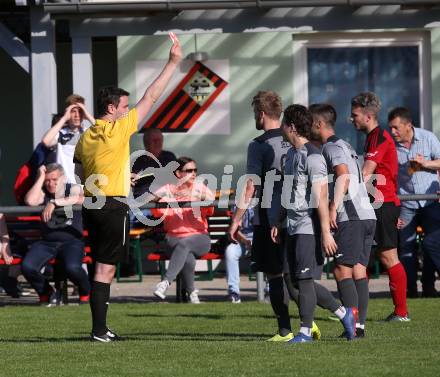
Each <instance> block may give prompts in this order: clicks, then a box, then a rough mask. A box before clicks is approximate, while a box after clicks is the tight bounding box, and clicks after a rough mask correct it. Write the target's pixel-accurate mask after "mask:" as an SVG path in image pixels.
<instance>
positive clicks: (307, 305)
mask: <svg viewBox="0 0 440 377" xmlns="http://www.w3.org/2000/svg"><path fill="white" fill-rule="evenodd" d="M298 288H299V317H300V319H301V327H308V328H310V329H311V328H312V325H313V316H314V315H315V307H316V293H315V285H314V281H313V279H304V280H298Z"/></svg>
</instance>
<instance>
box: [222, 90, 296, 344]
mask: <svg viewBox="0 0 440 377" xmlns="http://www.w3.org/2000/svg"><path fill="white" fill-rule="evenodd" d="M252 107H253V110H254V117H255V125H256V128H257V130H263V131H264V133H263V134H262V135H261V136H259V137H257V138H255V139H254V140H252V141H251V142H250V144H249V146H248V154H247V174H249V175H254V177H255V178H256V179H257V180H259V181H260V182H256V181H254V180H253V179H251V178H250V177H249V178H248V179H247V182H246V188H245V193H244V201H243V202H242V203H240V204H239V205H238V208H237V210H236V212H235V214H234V216H233V218H232V223H231V226H230V228H229V232H228V234H229V237H230V238H231V240H232V241H234V242H237V238H236V233H237V230H238V229H239V226H240V223H241V218H242V216H243V214H244V212H245V210H246V208H247V206H248V205H249V203H250V201H251V199H252V198H253V197H256V198H257V199H258V205H257V206H256V208H255V210H254V221H253V223H254V233H253V240H252V262H253V263H254V269H255V270H256V271H262V272H265V273H266V276H267V278H268V280H269V296H270V302H271V305H272V309H273V311H274V313H275V316H276V318H277V321H278V334H276V335H275V336H274V337H272V338H270V339H269V340H270V341H288V340H290V339H292V337H293V334H292V330H291V325H290V318H289V310H288V305H289V295H288V294H287V292H286V290H285V284H284V273H287V272H288V271H286V263H285V253H284V250H283V247H282V245H278V244H276V243H274V242H273V241H272V239H271V235H270V230H271V226H272V225H274V224H275V223H276V221H277V217H278V212H279V208H280V205H281V190H282V181H281V180H280V177H281V165H282V164H283V161H284V160H285V157H286V153H287V150H288V149H289V148H290V144H289V143H288V142H285V141H284V140H283V136H282V134H281V130H280V116H281V113H282V103H281V98H280V97H279V96H278V95H277V94H276V93H275V92H272V91H262V92H258V93H257V94H256V95H255V96H254V98H253V100H252ZM277 179H278V180H277ZM263 199H264V200H263Z"/></svg>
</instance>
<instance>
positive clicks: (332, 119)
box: [309, 103, 337, 128]
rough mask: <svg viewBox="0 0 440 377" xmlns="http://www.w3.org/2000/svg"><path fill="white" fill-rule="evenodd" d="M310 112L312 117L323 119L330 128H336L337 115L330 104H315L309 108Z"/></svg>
mask: <svg viewBox="0 0 440 377" xmlns="http://www.w3.org/2000/svg"><path fill="white" fill-rule="evenodd" d="M309 110H310V112H311V113H312V116H318V117H321V118H322V119H324V122H326V123H327V124H328V125H329V126H331V127H333V128H335V124H336V118H337V115H336V110H335V108H334V107H333V106H332V105H330V104H328V103H314V104H312V105H310V106H309Z"/></svg>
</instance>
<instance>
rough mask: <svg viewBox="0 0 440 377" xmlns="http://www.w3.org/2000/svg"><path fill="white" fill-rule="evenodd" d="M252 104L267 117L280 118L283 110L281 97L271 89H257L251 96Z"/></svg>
mask: <svg viewBox="0 0 440 377" xmlns="http://www.w3.org/2000/svg"><path fill="white" fill-rule="evenodd" d="M252 106H253V107H254V108H255V109H256V110H257V111H263V112H264V113H265V114H266V115H267V116H268V117H269V118H272V119H280V116H281V113H282V112H283V102H282V101H281V97H280V96H279V95H278V94H277V93H275V92H273V91H271V90H267V91H259V92H258V93H257V94H256V95H255V96H254V98H252Z"/></svg>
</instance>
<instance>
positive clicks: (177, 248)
mask: <svg viewBox="0 0 440 377" xmlns="http://www.w3.org/2000/svg"><path fill="white" fill-rule="evenodd" d="M177 162H178V163H179V168H178V169H177V170H176V177H177V178H178V180H179V181H178V183H177V184H176V185H166V186H165V187H163V188H161V189H160V190H159V191H158V192H156V194H157V195H159V196H160V197H161V200H160V201H167V202H173V201H201V200H207V199H214V194H213V193H212V192H211V191H210V190H209V189H208V187H207V186H206V185H204V184H203V183H202V182H200V181H198V180H196V176H197V166H196V162H195V161H194V160H193V159H191V158H189V157H180V158H178V159H177ZM175 207H176V208H175ZM213 212H214V209H213V208H212V207H209V208H208V207H202V208H200V207H194V208H177V206H173V208H166V209H156V210H153V214H154V215H155V216H158V217H159V216H164V230H165V233H166V244H167V248H166V253H167V254H168V255H169V256H170V263H169V265H168V270H167V272H166V274H165V277H164V279H163V280H162V281H161V282H160V283H159V284H157V286H156V289H155V291H154V295H155V296H157V297H159V298H161V299H162V300H163V299H165V293H166V291H167V289H168V287H169V286H170V284H171V282H173V281H174V280H175V279H176V276H177V275H178V274H179V273H181V275H182V280H183V287H184V288H185V289H186V291H187V292H188V294H189V299H190V301H191V303H193V304H199V303H200V300H199V297H198V295H197V293H198V290H197V289H195V288H194V269H195V266H196V258H197V257H200V256H202V255H203V254H206V253H207V252H209V250H210V248H211V239H210V238H209V234H208V222H207V216H210V215H212V213H213Z"/></svg>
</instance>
